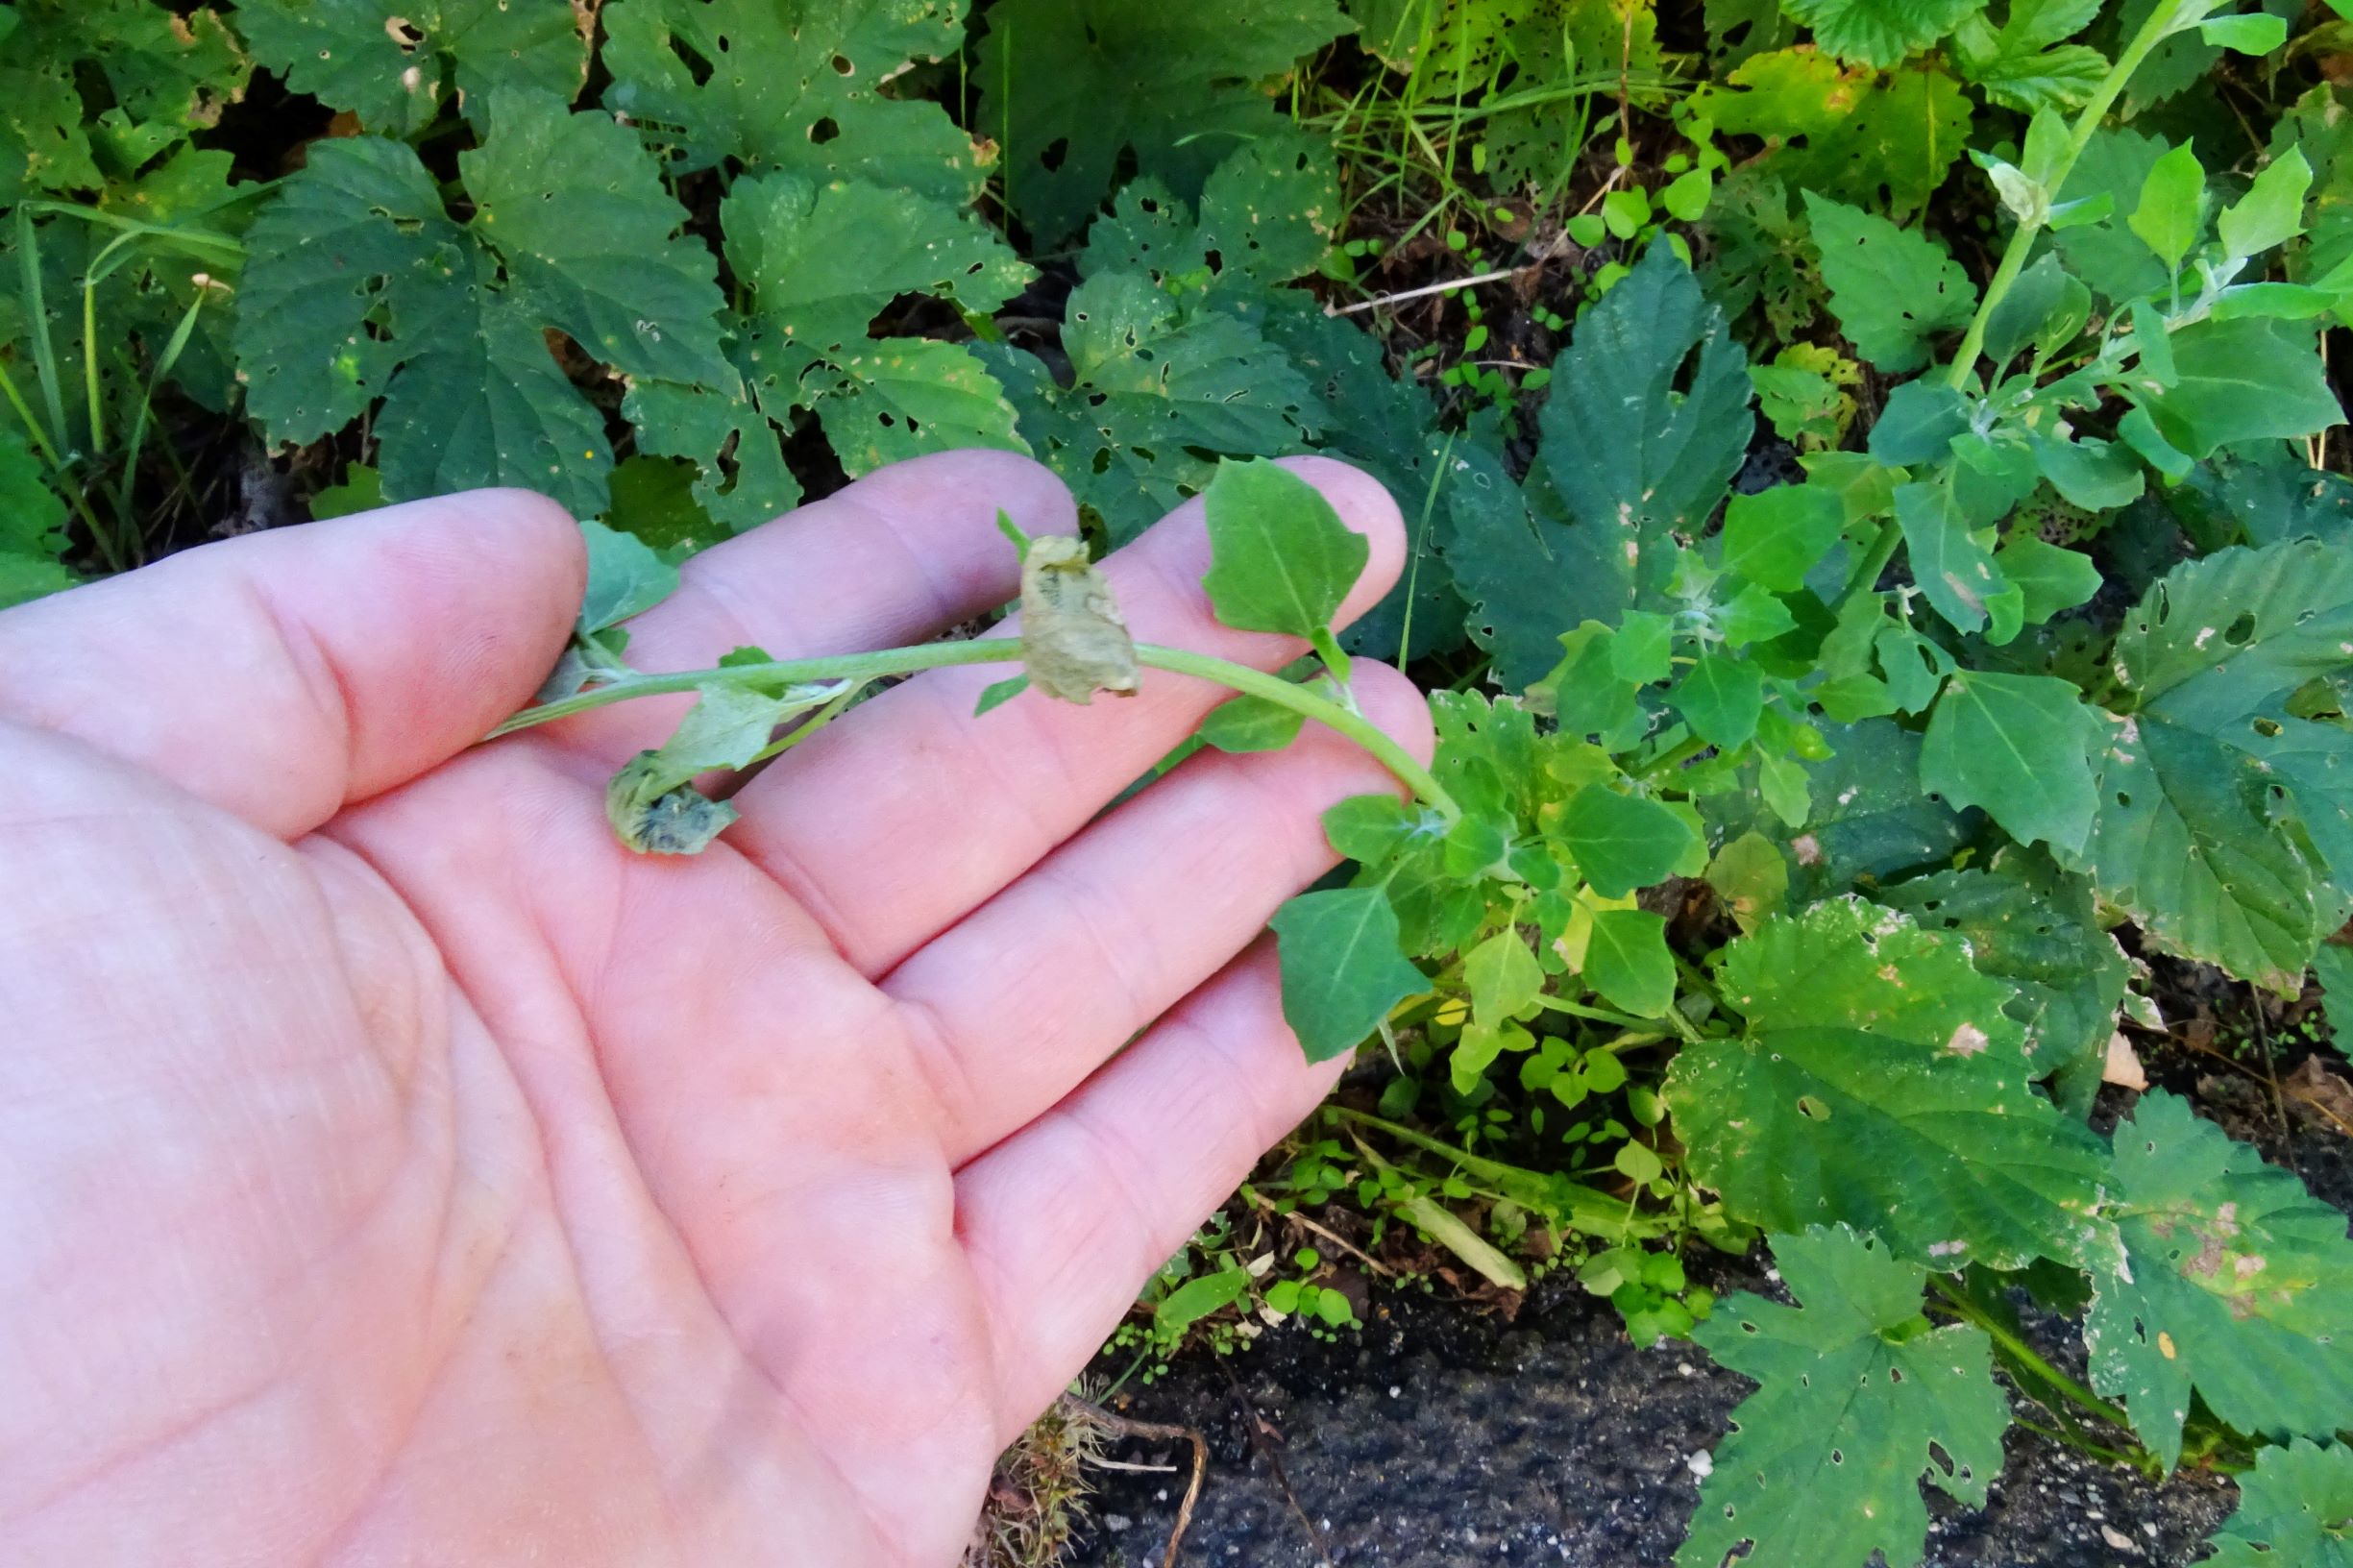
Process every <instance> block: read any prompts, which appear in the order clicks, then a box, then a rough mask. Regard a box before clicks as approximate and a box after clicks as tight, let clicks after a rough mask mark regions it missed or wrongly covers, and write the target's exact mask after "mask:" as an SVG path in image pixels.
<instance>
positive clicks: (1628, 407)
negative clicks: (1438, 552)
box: [1447, 243, 1756, 688]
mask: <svg viewBox="0 0 2353 1568" xmlns="http://www.w3.org/2000/svg"><path fill="white" fill-rule="evenodd" d="M1553 369H1554V378H1553V382H1552V391H1551V394H1550V396H1549V397H1548V398H1547V399H1546V401H1545V404H1544V410H1543V413H1542V414H1541V415H1540V416H1539V424H1540V427H1541V429H1542V431H1543V438H1544V439H1543V447H1542V451H1541V453H1540V456H1539V458H1538V473H1537V474H1536V475H1533V476H1532V477H1531V492H1532V499H1535V498H1541V499H1540V500H1539V504H1538V507H1537V510H1538V513H1539V515H1538V516H1537V517H1536V519H1535V520H1534V524H1533V527H1530V525H1529V524H1528V522H1527V521H1525V520H1524V519H1522V518H1520V517H1518V516H1515V515H1513V514H1512V513H1511V512H1507V511H1499V512H1496V513H1494V514H1491V515H1483V516H1480V517H1476V518H1469V519H1464V520H1462V522H1463V523H1464V524H1465V525H1466V526H1463V527H1460V528H1459V530H1458V533H1457V535H1456V537H1455V539H1454V541H1453V543H1452V544H1451V545H1450V546H1449V549H1448V552H1447V560H1448V564H1449V565H1450V566H1452V567H1453V569H1454V573H1455V580H1456V582H1457V584H1458V586H1459V587H1460V589H1461V591H1462V594H1463V596H1464V597H1465V598H1466V599H1469V600H1471V601H1472V603H1473V605H1474V612H1473V616H1472V619H1471V627H1472V634H1473V635H1474V636H1475V637H1477V638H1478V639H1479V640H1480V641H1481V642H1482V643H1483V644H1484V645H1485V646H1486V647H1487V648H1488V649H1490V650H1491V651H1492V652H1493V653H1494V655H1495V663H1496V669H1497V674H1498V675H1499V677H1500V678H1501V680H1502V681H1503V683H1504V684H1505V685H1506V686H1507V687H1511V688H1518V687H1522V686H1525V685H1527V684H1528V682H1530V681H1532V680H1534V679H1536V678H1537V677H1538V676H1540V675H1542V674H1544V673H1545V672H1546V671H1547V670H1549V669H1550V668H1552V666H1553V665H1554V664H1555V663H1556V661H1557V660H1558V658H1559V656H1560V652H1559V641H1558V639H1559V636H1560V633H1561V631H1562V630H1563V629H1564V628H1566V627H1570V626H1575V625H1578V624H1579V623H1580V622H1582V621H1587V620H1591V621H1599V622H1601V623H1602V624H1603V625H1616V624H1617V622H1618V620H1619V618H1620V617H1621V616H1623V615H1624V614H1625V613H1626V612H1627V611H1628V610H1630V609H1635V608H1660V607H1663V606H1664V596H1665V590H1666V585H1667V581H1668V578H1669V577H1670V576H1671V575H1672V574H1673V572H1674V568H1675V556H1676V551H1677V550H1678V548H1679V546H1678V544H1677V541H1676V537H1675V536H1676V535H1677V534H1678V533H1681V534H1684V535H1686V536H1696V535H1697V534H1698V533H1699V531H1700V529H1701V528H1702V527H1704V526H1705V524H1706V522H1707V518H1708V514H1709V513H1710V512H1712V511H1713V510H1714V509H1715V507H1716V503H1717V502H1719V501H1721V500H1723V499H1724V493H1725V490H1726V488H1727V486H1728V485H1729V483H1730V482H1731V478H1732V475H1733V474H1734V472H1736V471H1737V470H1738V468H1739V467H1740V463H1741V459H1742V457H1743V456H1744V455H1745V454H1746V453H1747V451H1748V447H1749V437H1750V434H1751V433H1752V430H1753V429H1754V428H1755V424H1756V420H1755V416H1754V415H1753V414H1752V413H1751V412H1750V403H1751V401H1752V398H1753V396H1754V393H1753V389H1752V387H1751V386H1750V384H1749V376H1748V357H1747V355H1745V354H1744V353H1743V352H1742V351H1741V349H1740V347H1739V345H1737V344H1736V343H1734V342H1733V341H1732V337H1731V333H1730V331H1729V329H1728V327H1727V325H1726V323H1725V319H1724V314H1723V312H1722V311H1721V310H1719V309H1717V308H1716V307H1715V306H1712V305H1710V304H1708V302H1707V301H1706V299H1705V298H1704V297H1703V295H1702V294H1701V292H1700V285H1699V282H1698V281H1697V280H1696V279H1694V278H1693V277H1692V274H1691V269H1690V268H1689V267H1687V266H1685V265H1684V264H1683V262H1682V261H1681V260H1680V259H1679V257H1677V256H1676V255H1675V253H1674V252H1673V251H1672V250H1670V249H1669V248H1668V247H1667V246H1666V245H1665V244H1664V243H1654V244H1653V245H1652V247H1651V249H1650V251H1649V253H1648V254H1647V255H1645V256H1644V257H1643V258H1642V261H1641V263H1640V264H1639V265H1638V266H1636V267H1635V268H1634V270H1633V271H1632V272H1631V273H1630V274H1629V275H1628V276H1626V277H1625V278H1623V279H1621V280H1620V281H1619V282H1618V284H1617V286H1616V287H1614V288H1612V289H1611V290H1610V291H1609V292H1608V293H1607V294H1605V295H1604V296H1603V297H1602V299H1601V300H1600V302H1599V303H1597V304H1596V305H1594V306H1592V307H1591V308H1590V309H1588V310H1587V311H1586V312H1585V314H1584V317H1583V319H1582V320H1581V321H1580V322H1579V323H1578V325H1577V332H1576V336H1575V338H1574V339H1573V340H1572V341H1571V343H1570V346H1569V348H1568V349H1567V351H1566V352H1564V353H1563V354H1562V355H1560V357H1559V359H1558V360H1557V361H1556V363H1555V365H1554V367H1553Z"/></svg>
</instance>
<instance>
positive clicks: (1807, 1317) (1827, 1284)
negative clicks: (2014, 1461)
mask: <svg viewBox="0 0 2353 1568" xmlns="http://www.w3.org/2000/svg"><path fill="white" fill-rule="evenodd" d="M1772 1244H1773V1261H1774V1262H1775V1264H1776V1265H1777V1267H1778V1268H1779V1270H1780V1274H1781V1278H1782V1280H1783V1281H1784V1282H1785V1283H1786V1284H1787V1286H1788V1287H1789V1292H1790V1294H1791V1296H1792V1297H1793V1298H1795V1301H1796V1305H1795V1306H1787V1307H1785V1306H1782V1305H1781V1304H1779V1303H1778V1302H1773V1301H1768V1300H1766V1299H1764V1298H1763V1297H1761V1296H1756V1295H1751V1294H1748V1293H1745V1292H1744V1293H1742V1294H1740V1295H1736V1296H1733V1297H1732V1298H1730V1299H1729V1300H1728V1301H1725V1302H1722V1303H1720V1304H1719V1305H1718V1306H1717V1308H1716V1310H1715V1311H1714V1312H1713V1313H1711V1314H1709V1317H1708V1319H1707V1321H1706V1322H1704V1323H1703V1324H1701V1325H1700V1326H1699V1327H1698V1328H1697V1329H1695V1330H1694V1331H1693V1333H1692V1337H1693V1338H1695V1339H1697V1340H1698V1341H1699V1342H1700V1344H1701V1345H1702V1346H1703V1347H1704V1348H1705V1349H1706V1351H1707V1353H1708V1354H1709V1355H1710V1356H1713V1357H1714V1358H1715V1359H1716V1360H1717V1361H1718V1362H1720V1363H1721V1364H1723V1365H1724V1366H1727V1367H1729V1368H1730V1369H1731V1370H1732V1371H1734V1372H1738V1373H1740V1374H1741V1375H1742V1376H1744V1377H1747V1378H1750V1379H1752V1380H1753V1381H1754V1382H1755V1383H1756V1384H1758V1387H1757V1390H1756V1392H1754V1393H1752V1394H1751V1395H1750V1396H1749V1397H1748V1398H1747V1399H1745V1400H1743V1401H1741V1403H1740V1405H1739V1406H1738V1408H1736V1409H1734V1410H1733V1411H1732V1421H1731V1425H1732V1430H1731V1432H1730V1433H1728V1435H1727V1436H1726V1437H1725V1439H1724V1440H1723V1441H1722V1442H1720V1443H1718V1444H1717V1445H1716V1448H1715V1453H1714V1456H1713V1458H1714V1463H1713V1464H1712V1465H1711V1466H1710V1467H1709V1469H1708V1472H1707V1475H1706V1478H1705V1479H1704V1480H1703V1481H1702V1482H1701V1483H1700V1504H1699V1507H1698V1508H1697V1509H1696V1510H1695V1511H1694V1512H1693V1514H1692V1519H1691V1533H1690V1535H1689V1537H1688V1538H1686V1539H1685V1541H1684V1542H1683V1545H1682V1548H1681V1549H1680V1550H1679V1552H1677V1553H1676V1556H1675V1560H1676V1563H1677V1565H1678V1568H1719V1565H1720V1564H1722V1563H1723V1562H1725V1561H1726V1560H1727V1559H1728V1558H1729V1557H1731V1556H1734V1555H1735V1554H1737V1553H1739V1551H1740V1549H1741V1547H1742V1546H1743V1545H1744V1544H1746V1545H1747V1546H1748V1547H1749V1550H1748V1552H1747V1555H1745V1556H1741V1557H1740V1561H1741V1562H1743V1563H1745V1564H1747V1565H1748V1568H1862V1565H1863V1564H1864V1563H1866V1562H1869V1561H1872V1560H1875V1556H1883V1557H1884V1558H1885V1560H1886V1561H1887V1562H1890V1563H1916V1562H1918V1561H1919V1560H1920V1559H1921V1556H1922V1555H1923V1554H1924V1552H1925V1550H1926V1547H1927V1538H1928V1510H1927V1508H1926V1507H1924V1504H1923V1502H1922V1499H1921V1492H1920V1483H1921V1482H1922V1481H1923V1480H1925V1481H1927V1482H1930V1483H1931V1484H1933V1485H1934V1486H1936V1487H1937V1488H1938V1489H1939V1490H1941V1491H1944V1492H1946V1493H1949V1495H1950V1496H1952V1497H1954V1498H1956V1499H1957V1500H1959V1501H1960V1502H1962V1503H1964V1504H1968V1505H1970V1506H1972V1507H1980V1506H1982V1505H1983V1504H1984V1502H1985V1500H1986V1489H1987V1486H1988V1485H1989V1483H1990V1482H1992V1481H1993V1480H1994V1478H1995V1477H1996V1476H1998V1475H1999V1474H2000V1473H2001V1466H2002V1449H2001V1437H2002V1433H2004V1432H2006V1431H2007V1430H2008V1429H2009V1425H2010V1407H2009V1404H2008V1402H2007V1401H2005V1400H2004V1399H2003V1397H2002V1392H2001V1388H2000V1386H1999V1385H1998V1384H1996V1383H1995V1382H1994V1366H1993V1360H1994V1358H1993V1345H1992V1342H1991V1341H1990V1340H1989V1339H1988V1338H1987V1337H1986V1334H1985V1331H1984V1330H1983V1329H1979V1328H1975V1327H1973V1326H1971V1325H1968V1324H1961V1323H1949V1324H1947V1325H1945V1326H1944V1327H1942V1328H1936V1327H1931V1326H1930V1324H1929V1322H1928V1320H1927V1319H1926V1318H1925V1317H1924V1316H1923V1315H1922V1314H1921V1287H1922V1286H1923V1285H1924V1283H1925V1281H1926V1278H1927V1271H1926V1270H1925V1269H1923V1268H1921V1267H1919V1266H1917V1265H1915V1264H1913V1263H1909V1262H1902V1261H1900V1260H1899V1259H1897V1258H1894V1257H1891V1256H1889V1255H1888V1253H1887V1252H1886V1250H1885V1249H1883V1248H1881V1247H1879V1246H1876V1245H1875V1244H1874V1243H1873V1242H1872V1241H1871V1240H1869V1239H1868V1238H1866V1237H1859V1236H1857V1235H1856V1234H1855V1233H1854V1232H1852V1231H1851V1230H1849V1229H1848V1228H1847V1227H1845V1226H1843V1225H1840V1226H1813V1227H1810V1228H1808V1229H1806V1230H1805V1231H1803V1232H1800V1233H1796V1234H1791V1235H1785V1236H1776V1237H1773V1238H1772Z"/></svg>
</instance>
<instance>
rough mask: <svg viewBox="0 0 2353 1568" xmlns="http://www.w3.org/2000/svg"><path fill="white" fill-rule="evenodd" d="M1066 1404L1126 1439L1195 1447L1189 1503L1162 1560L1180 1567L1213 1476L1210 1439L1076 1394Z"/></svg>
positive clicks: (1180, 1509)
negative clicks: (1170, 1441) (1204, 1488)
mask: <svg viewBox="0 0 2353 1568" xmlns="http://www.w3.org/2000/svg"><path fill="white" fill-rule="evenodd" d="M1062 1404H1063V1405H1064V1406H1065V1407H1066V1409H1072V1410H1076V1411H1078V1412H1079V1413H1080V1414H1081V1415H1083V1416H1085V1417H1086V1418H1087V1419H1088V1420H1090V1421H1092V1422H1094V1423H1096V1424H1097V1425H1099V1426H1101V1427H1102V1428H1103V1429H1104V1430H1105V1431H1107V1432H1114V1433H1118V1434H1119V1435H1120V1436H1122V1437H1159V1438H1163V1439H1167V1438H1180V1437H1181V1438H1183V1439H1184V1440H1185V1441H1186V1442H1189V1443H1190V1444H1192V1450H1193V1474H1192V1480H1191V1482H1189V1483H1188V1484H1187V1486H1186V1488H1185V1501H1184V1502H1182V1503H1180V1504H1178V1505H1177V1516H1176V1524H1175V1525H1174V1526H1172V1527H1171V1528H1170V1529H1169V1531H1168V1546H1167V1550H1165V1551H1164V1552H1163V1553H1162V1554H1161V1559H1160V1560H1161V1568H1176V1560H1177V1553H1178V1552H1179V1551H1180V1550H1181V1549H1182V1548H1183V1546H1184V1544H1185V1530H1186V1527H1187V1526H1189V1525H1190V1524H1191V1523H1192V1520H1193V1505H1195V1504H1196V1503H1199V1502H1200V1501H1201V1482H1202V1481H1203V1479H1204V1478H1205V1477H1206V1476H1207V1475H1208V1474H1209V1462H1210V1444H1209V1439H1208V1438H1207V1437H1204V1436H1202V1435H1201V1433H1198V1432H1195V1431H1194V1430H1193V1429H1192V1428H1190V1427H1179V1426H1172V1425H1169V1424H1167V1423H1165V1422H1161V1421H1134V1420H1130V1419H1129V1418H1128V1417H1126V1416H1124V1415H1117V1414H1115V1413H1113V1412H1112V1411H1110V1410H1107V1409H1104V1408H1103V1407H1102V1406H1100V1405H1097V1404H1095V1403H1093V1402H1092V1401H1091V1400H1084V1399H1081V1398H1079V1397H1078V1396H1077V1395H1076V1394H1065V1395H1063V1396H1062ZM1122 1468H1124V1467H1122Z"/></svg>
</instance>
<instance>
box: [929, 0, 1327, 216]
mask: <svg viewBox="0 0 2353 1568" xmlns="http://www.w3.org/2000/svg"><path fill="white" fill-rule="evenodd" d="M1347 26H1348V24H1347V20H1346V18H1344V17H1343V16H1342V15H1341V14H1340V12H1339V8H1338V7H1337V6H1336V5H1335V4H1333V0H1192V3H1191V4H1189V5H1183V6H1139V5H1133V4H1130V3H1128V0H1000V3H999V4H998V5H996V6H993V7H992V8H991V10H990V12H989V32H988V34H987V36H986V37H983V38H982V39H981V44H980V51H979V58H978V61H977V65H976V69H975V71H974V73H973V74H974V78H975V80H976V81H977V82H978V83H979V85H980V89H981V99H980V123H981V124H982V126H984V127H985V128H986V129H987V130H988V133H989V135H992V136H993V137H995V138H996V141H997V144H998V145H999V146H1001V147H1003V148H1004V149H1005V185H1006V190H1007V199H1008V201H1009V203H1010V205H1011V206H1012V208H1013V210H1014V212H1015V214H1016V215H1017V216H1018V217H1019V218H1020V219H1021V221H1022V223H1023V224H1024V225H1025V226H1026V227H1027V228H1028V229H1029V231H1030V233H1031V236H1032V237H1033V238H1034V239H1035V240H1036V241H1037V242H1038V243H1039V245H1041V246H1042V247H1043V246H1052V245H1055V244H1057V243H1059V242H1060V241H1062V240H1064V239H1066V238H1067V237H1069V236H1070V235H1071V234H1073V233H1077V232H1078V230H1079V229H1080V228H1082V227H1083V226H1084V225H1085V224H1086V221H1087V219H1088V218H1089V216H1091V214H1092V213H1093V211H1094V209H1095V207H1096V205H1097V204H1098V203H1100V202H1101V201H1102V199H1103V197H1104V195H1105V194H1106V193H1107V192H1108V191H1109V190H1110V188H1111V184H1112V181H1113V178H1114V174H1115V170H1116V168H1117V166H1118V165H1119V163H1120V161H1121V159H1122V155H1127V154H1132V155H1133V157H1134V159H1135V166H1136V169H1137V172H1139V173H1140V174H1144V175H1148V176H1151V177H1153V178H1155V179H1158V180H1160V181H1161V182H1163V183H1164V184H1165V185H1166V186H1167V187H1168V189H1170V190H1171V191H1173V192H1174V193H1175V194H1176V195H1177V196H1178V197H1179V198H1181V199H1183V200H1186V201H1190V200H1192V199H1193V198H1194V197H1195V196H1197V195H1198V194H1199V193H1200V191H1201V188H1202V184H1203V183H1204V182H1205V181H1206V180H1207V179H1208V178H1209V173H1210V171H1211V170H1212V169H1213V168H1214V167H1215V166H1216V164H1217V161H1218V159H1221V158H1223V157H1224V156H1225V155H1226V153H1227V152H1228V151H1230V150H1231V149H1232V148H1233V147H1235V146H1236V145H1238V144H1239V143H1242V142H1247V141H1252V140H1255V139H1257V138H1258V137H1261V136H1265V135H1274V134H1276V133H1278V132H1280V131H1281V130H1282V129H1283V127H1284V123H1285V122H1284V119H1283V117H1282V115H1281V114H1279V113H1278V112H1277V111H1276V109H1275V106H1274V104H1273V102H1272V101H1271V100H1270V99H1269V98H1268V96H1267V94H1266V93H1265V92H1264V91H1263V90H1262V88H1261V86H1260V84H1261V83H1262V82H1264V81H1266V80H1267V79H1269V78H1272V77H1276V76H1280V75H1282V74H1283V73H1284V72H1286V71H1287V70H1289V69H1290V68H1291V66H1292V63H1293V62H1294V61H1297V60H1298V59H1299V58H1300V57H1301V56H1303V55H1307V54H1311V53H1312V52H1313V51H1315V50H1317V49H1320V48H1322V47H1323V46H1324V45H1325V44H1327V43H1329V42H1331V41H1332V39H1333V38H1335V37H1337V36H1338V35H1340V34H1341V33H1343V32H1345V31H1347Z"/></svg>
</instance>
